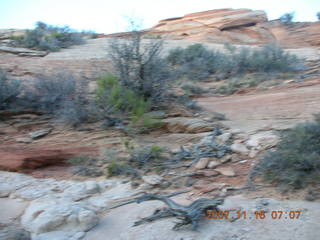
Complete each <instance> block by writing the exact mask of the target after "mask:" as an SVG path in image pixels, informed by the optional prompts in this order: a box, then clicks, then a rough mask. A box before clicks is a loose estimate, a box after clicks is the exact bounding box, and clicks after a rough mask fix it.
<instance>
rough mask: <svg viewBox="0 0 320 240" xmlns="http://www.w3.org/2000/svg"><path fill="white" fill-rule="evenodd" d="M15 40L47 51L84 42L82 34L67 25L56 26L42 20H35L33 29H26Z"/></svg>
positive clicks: (29, 46) (20, 43)
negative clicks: (22, 34)
mask: <svg viewBox="0 0 320 240" xmlns="http://www.w3.org/2000/svg"><path fill="white" fill-rule="evenodd" d="M15 40H16V41H17V42H18V44H19V45H21V46H23V47H27V48H34V49H38V50H48V51H58V50H59V49H61V48H67V47H70V46H72V45H77V44H82V43H84V40H83V38H82V34H81V33H79V32H75V31H74V30H72V29H70V28H69V27H68V26H64V27H56V26H51V25H48V24H46V23H43V22H37V23H36V27H35V29H33V30H28V31H27V32H26V33H25V35H24V36H23V37H22V38H21V37H20V38H19V39H15Z"/></svg>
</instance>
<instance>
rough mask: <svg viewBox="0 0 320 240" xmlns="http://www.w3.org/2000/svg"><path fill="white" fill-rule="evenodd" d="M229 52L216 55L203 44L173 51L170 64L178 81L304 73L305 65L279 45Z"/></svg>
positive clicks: (230, 48) (170, 55) (168, 58)
mask: <svg viewBox="0 0 320 240" xmlns="http://www.w3.org/2000/svg"><path fill="white" fill-rule="evenodd" d="M227 50H228V52H227V53H222V52H218V51H212V50H209V49H207V48H205V47H204V46H202V45H201V44H194V45H191V46H189V47H187V48H186V49H182V48H177V49H173V50H172V51H171V52H170V53H169V55H168V57H167V60H168V62H169V63H170V64H171V65H172V66H173V67H174V68H175V69H176V71H177V72H178V77H180V78H183V77H186V78H188V79H190V80H201V79H208V77H210V76H213V75H214V76H215V79H216V80H222V79H225V78H230V77H232V76H237V75H241V74H246V73H265V72H268V73H282V72H297V71H301V70H303V67H304V66H303V64H302V63H301V61H300V60H299V59H298V58H297V57H296V56H295V55H292V54H289V53H286V52H285V51H284V50H282V49H281V48H278V47H277V46H275V45H267V46H263V47H261V48H258V49H249V48H241V49H236V48H235V47H230V46H229V47H227Z"/></svg>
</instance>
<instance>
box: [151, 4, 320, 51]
mask: <svg viewBox="0 0 320 240" xmlns="http://www.w3.org/2000/svg"><path fill="white" fill-rule="evenodd" d="M146 35H151V36H152V35H153V36H157V35H158V36H161V37H162V38H165V39H184V40H189V41H199V42H208V43H226V42H229V43H234V44H245V45H261V44H267V43H272V42H278V43H280V44H281V45H282V46H283V47H286V48H290V47H291V48H294V47H307V46H314V47H319V46H320V40H319V39H320V22H313V23H292V24H287V25H285V24H282V23H281V22H280V21H278V20H275V21H268V19H267V15H266V13H265V12H264V11H253V10H249V9H219V10H211V11H205V12H198V13H192V14H187V15H185V16H183V17H177V18H170V19H165V20H161V21H160V22H159V24H157V25H156V26H154V27H153V28H151V29H149V30H147V31H146Z"/></svg>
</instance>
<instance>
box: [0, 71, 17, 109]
mask: <svg viewBox="0 0 320 240" xmlns="http://www.w3.org/2000/svg"><path fill="white" fill-rule="evenodd" d="M20 93H21V84H20V81H18V80H13V79H9V78H8V76H7V74H6V73H5V72H4V71H2V70H0V110H4V109H8V108H10V107H12V105H13V104H15V103H16V102H17V100H18V96H19V94H20Z"/></svg>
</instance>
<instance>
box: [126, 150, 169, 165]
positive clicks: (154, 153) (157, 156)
mask: <svg viewBox="0 0 320 240" xmlns="http://www.w3.org/2000/svg"><path fill="white" fill-rule="evenodd" d="M164 152H165V149H164V148H163V147H160V146H157V145H152V146H148V147H142V148H133V149H131V150H130V156H131V157H130V162H131V163H132V164H135V165H136V166H137V167H145V168H147V167H151V166H152V165H161V161H162V159H163V153H164Z"/></svg>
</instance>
